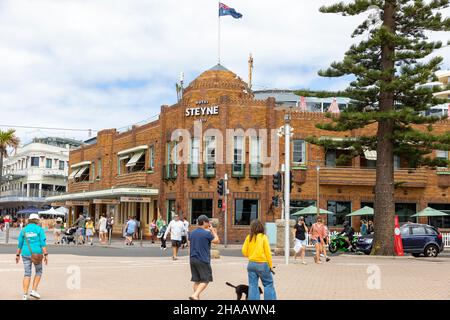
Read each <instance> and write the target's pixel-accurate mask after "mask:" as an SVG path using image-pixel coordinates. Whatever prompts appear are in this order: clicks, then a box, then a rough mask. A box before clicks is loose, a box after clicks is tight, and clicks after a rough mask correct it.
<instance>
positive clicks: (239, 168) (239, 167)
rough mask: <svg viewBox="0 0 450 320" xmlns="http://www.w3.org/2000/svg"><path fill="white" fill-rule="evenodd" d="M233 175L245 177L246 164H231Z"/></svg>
mask: <svg viewBox="0 0 450 320" xmlns="http://www.w3.org/2000/svg"><path fill="white" fill-rule="evenodd" d="M231 176H232V177H235V178H243V177H244V176H245V164H244V163H233V164H232V165H231Z"/></svg>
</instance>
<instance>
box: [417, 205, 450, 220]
mask: <svg viewBox="0 0 450 320" xmlns="http://www.w3.org/2000/svg"><path fill="white" fill-rule="evenodd" d="M446 216H448V214H447V213H445V212H442V211H439V210H436V209H433V208H430V207H427V208H425V209H423V210H422V211H419V212H417V213H416V214H414V215H412V216H411V217H417V218H418V217H446Z"/></svg>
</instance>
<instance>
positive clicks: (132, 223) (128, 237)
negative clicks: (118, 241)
mask: <svg viewBox="0 0 450 320" xmlns="http://www.w3.org/2000/svg"><path fill="white" fill-rule="evenodd" d="M136 230H137V222H136V220H134V217H130V219H129V220H128V222H127V225H126V226H125V244H126V245H127V246H133V245H134V243H133V235H134V233H135V232H136Z"/></svg>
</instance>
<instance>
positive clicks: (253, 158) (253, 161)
mask: <svg viewBox="0 0 450 320" xmlns="http://www.w3.org/2000/svg"><path fill="white" fill-rule="evenodd" d="M261 149H262V145H261V138H260V137H251V139H250V176H251V177H261V176H262V174H263V172H262V163H261V162H262V160H261V154H262V150H261Z"/></svg>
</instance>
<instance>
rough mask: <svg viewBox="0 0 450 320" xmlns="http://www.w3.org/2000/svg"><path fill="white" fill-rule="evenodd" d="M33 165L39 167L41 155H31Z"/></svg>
mask: <svg viewBox="0 0 450 320" xmlns="http://www.w3.org/2000/svg"><path fill="white" fill-rule="evenodd" d="M31 166H32V167H39V157H31Z"/></svg>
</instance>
